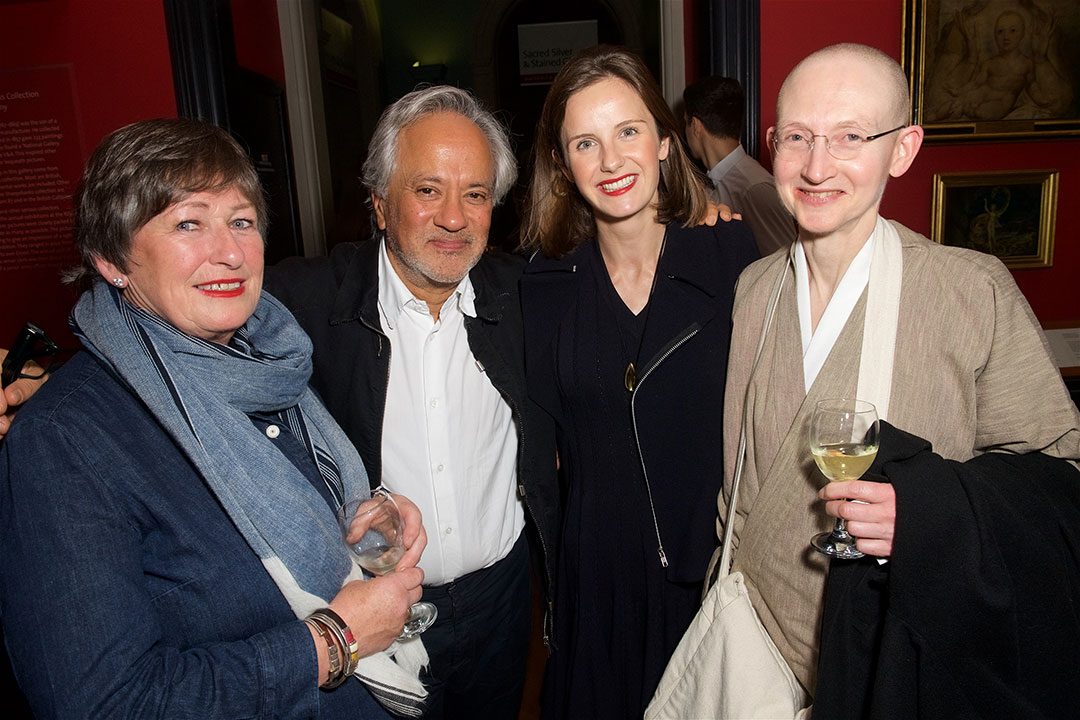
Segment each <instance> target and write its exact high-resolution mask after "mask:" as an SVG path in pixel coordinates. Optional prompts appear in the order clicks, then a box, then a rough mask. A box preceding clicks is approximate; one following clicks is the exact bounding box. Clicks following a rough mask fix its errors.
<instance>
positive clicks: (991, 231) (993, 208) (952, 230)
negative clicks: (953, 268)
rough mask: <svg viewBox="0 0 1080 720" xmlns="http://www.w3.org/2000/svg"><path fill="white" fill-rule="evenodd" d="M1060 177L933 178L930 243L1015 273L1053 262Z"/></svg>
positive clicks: (1047, 173)
mask: <svg viewBox="0 0 1080 720" xmlns="http://www.w3.org/2000/svg"><path fill="white" fill-rule="evenodd" d="M1057 191H1058V172H1057V171H1056V170H1025V171H1019V172H1018V171H1004V172H982V173H935V174H934V202H933V213H932V219H931V238H932V239H933V240H934V242H937V243H941V244H943V245H953V246H957V247H966V248H971V249H972V250H979V251H981V252H987V253H990V254H991V255H996V256H997V257H999V258H1000V259H1001V261H1002V262H1004V263H1005V266H1006V267H1008V268H1012V269H1022V268H1046V267H1050V266H1051V265H1053V263H1054V223H1055V221H1056V217H1057Z"/></svg>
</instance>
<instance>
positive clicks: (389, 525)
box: [337, 488, 439, 639]
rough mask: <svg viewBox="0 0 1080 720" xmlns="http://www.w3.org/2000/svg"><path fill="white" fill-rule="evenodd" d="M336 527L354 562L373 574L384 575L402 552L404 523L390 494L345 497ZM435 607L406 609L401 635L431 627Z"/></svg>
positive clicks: (412, 634)
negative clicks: (407, 611)
mask: <svg viewBox="0 0 1080 720" xmlns="http://www.w3.org/2000/svg"><path fill="white" fill-rule="evenodd" d="M337 520H338V526H339V527H340V528H341V537H342V539H344V541H345V545H346V547H348V548H349V551H350V552H352V554H353V558H354V559H355V560H356V562H357V564H358V565H359V566H360V567H362V568H364V569H365V570H367V571H368V572H369V573H371V574H373V575H385V574H386V573H388V572H391V571H392V570H393V569H394V568H396V567H397V564H398V561H400V560H401V556H402V555H404V554H405V542H404V540H403V539H402V537H401V534H402V532H403V531H404V529H405V524H404V523H403V522H402V520H401V513H400V512H399V511H398V506H397V503H395V502H394V498H392V497H391V496H390V493H388V492H386V491H385V490H382V489H381V488H380V489H377V490H374V491H373V492H372V493H371V497H363V498H353V499H350V500H347V501H346V502H345V503H344V504H343V505H342V506H341V507H340V508H338V511H337ZM438 615H439V611H438V609H437V608H436V607H435V606H434V605H432V604H431V603H429V602H418V603H415V604H414V605H413V606H412V607H411V608H409V615H408V617H406V618H405V628H404V629H403V630H402V631H401V638H402V639H405V638H411V637H415V636H417V635H419V634H420V633H422V632H424V631H425V630H427V629H428V628H429V627H431V624H432V623H433V622H435V618H436V617H438Z"/></svg>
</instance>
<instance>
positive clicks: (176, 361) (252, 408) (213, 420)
mask: <svg viewBox="0 0 1080 720" xmlns="http://www.w3.org/2000/svg"><path fill="white" fill-rule="evenodd" d="M71 322H72V328H73V330H74V331H75V333H76V334H77V335H78V336H79V337H80V339H81V340H82V341H83V343H84V344H85V345H86V347H87V349H88V350H89V351H90V352H92V353H94V354H95V355H96V356H97V357H99V358H100V359H101V360H102V361H104V362H105V363H106V364H107V365H108V366H110V367H112V368H113V370H114V371H115V372H116V373H117V375H119V376H120V378H122V379H123V380H124V382H126V383H127V385H128V386H129V387H130V388H131V389H132V391H133V393H134V394H135V395H136V396H138V397H139V398H140V399H141V400H142V401H143V402H144V403H145V404H146V406H147V408H149V410H150V413H151V414H152V415H153V416H154V417H155V419H156V420H157V421H158V423H159V424H160V425H161V426H162V427H163V428H164V429H165V431H166V432H167V433H168V434H169V436H170V437H171V438H172V439H173V441H174V442H175V443H176V444H177V445H178V446H179V447H180V448H181V449H182V450H183V451H184V453H185V454H186V455H187V457H188V458H189V460H190V461H191V462H192V464H193V465H194V466H195V467H196V468H197V469H198V471H199V473H200V474H201V475H202V477H203V478H204V480H205V481H206V483H207V484H208V485H209V486H210V488H211V489H212V490H213V492H214V494H215V496H216V497H217V498H218V501H219V502H220V503H221V504H222V506H223V507H224V508H225V511H226V512H227V513H228V515H229V518H230V519H231V520H232V522H233V524H234V525H235V526H236V529H237V530H238V531H239V532H240V534H241V535H242V536H243V537H244V540H245V541H247V543H248V545H249V546H250V547H251V549H252V550H253V551H254V552H255V554H256V555H258V556H259V559H260V560H262V562H263V565H264V567H266V569H267V572H268V573H269V574H270V576H271V577H272V578H273V579H274V582H275V583H276V584H277V586H278V587H279V588H280V589H281V591H282V594H283V595H284V596H285V597H286V599H287V600H288V601H289V604H290V606H291V607H292V609H293V611H294V612H295V613H296V615H297V617H306V616H307V615H308V614H309V613H311V612H312V611H313V610H315V609H317V608H319V607H323V606H325V605H326V603H327V601H329V600H330V599H331V598H333V597H334V595H336V594H337V592H338V590H339V589H340V588H341V586H342V585H343V584H344V583H345V582H347V581H348V580H352V579H357V578H359V577H361V574H360V572H359V570H358V569H357V568H356V567H355V565H354V564H353V562H352V560H351V558H350V555H349V553H348V550H347V549H346V548H345V545H344V543H343V542H342V540H341V535H340V533H339V530H338V527H337V521H336V519H335V517H334V515H333V513H332V512H330V511H329V508H328V506H327V504H326V502H325V501H324V500H323V498H322V496H321V495H320V494H319V492H318V490H316V489H315V487H313V486H312V485H311V483H310V482H309V481H308V480H307V478H305V477H304V475H303V474H302V473H301V472H300V471H299V470H298V469H296V468H295V467H294V466H293V465H292V463H289V462H288V461H284V460H283V459H282V457H281V454H280V453H279V452H278V451H277V449H276V448H275V447H274V446H273V443H272V441H271V440H270V439H269V438H267V437H266V435H265V434H264V433H261V432H259V431H258V429H257V428H256V427H255V426H254V425H253V424H252V423H251V420H250V419H249V417H248V416H249V414H251V413H281V416H282V418H283V422H284V423H285V424H287V425H288V426H289V427H290V430H292V431H293V432H294V433H295V434H296V437H298V438H300V440H301V442H303V443H304V444H305V445H306V446H307V449H308V452H309V454H310V456H311V457H313V458H314V459H315V461H316V464H317V465H318V467H319V471H320V473H321V474H322V477H323V481H324V482H325V483H326V484H327V487H328V488H329V489H330V492H331V495H332V496H333V497H334V498H335V499H337V500H341V499H342V498H344V497H354V496H358V495H362V494H365V493H367V492H368V478H367V473H366V472H365V470H364V465H363V463H362V462H361V461H360V456H359V455H358V454H357V452H356V449H355V448H354V447H353V446H352V443H350V442H349V439H348V437H346V435H345V433H344V432H343V431H342V430H341V428H340V427H338V425H337V423H336V422H335V421H334V420H333V418H332V417H331V416H330V413H329V412H328V411H327V410H326V408H325V407H323V404H322V403H321V402H320V401H319V399H318V397H317V396H316V395H315V393H314V392H313V391H312V390H311V389H310V388H309V387H308V379H309V378H310V376H311V340H310V339H308V337H307V335H306V334H304V331H303V330H302V329H301V328H300V326H299V325H298V324H297V323H296V321H295V320H294V319H293V317H292V315H291V314H289V312H288V310H286V309H285V307H284V306H283V305H281V303H280V302H278V301H277V300H276V299H275V298H274V297H272V296H270V295H268V294H266V293H263V294H262V296H261V298H260V299H259V303H258V305H257V307H256V308H255V312H254V313H253V314H252V316H251V317H250V318H249V319H248V321H247V323H246V324H245V325H244V327H242V328H240V329H239V330H237V332H236V334H235V335H234V337H233V340H232V341H231V343H230V344H229V345H221V344H218V343H213V342H209V341H206V340H201V339H199V338H195V337H192V336H190V335H187V334H186V333H183V332H181V331H180V330H178V329H177V328H176V327H174V326H173V325H171V324H169V323H168V322H166V321H165V320H163V319H161V318H159V317H157V316H156V315H153V314H151V313H149V312H146V311H145V310H141V309H139V308H136V307H134V306H132V305H131V304H130V303H127V302H125V301H124V300H123V299H122V297H121V295H120V293H119V291H118V290H117V289H116V288H113V287H111V286H109V285H108V284H106V283H104V282H97V283H95V284H94V287H93V288H92V289H91V290H90V291H88V292H86V293H83V295H82V297H80V298H79V302H78V304H77V305H76V306H75V309H74V311H73V312H72V321H71ZM397 660H398V661H399V662H400V665H399V664H398V663H395V661H394V660H392V659H391V658H390V656H389V655H388V654H386V653H377V654H375V655H373V656H369V657H367V658H363V659H362V660H361V665H360V668H359V669H358V671H357V675H358V676H359V677H360V679H361V681H363V682H364V683H365V685H367V687H368V689H369V690H370V691H371V692H372V694H373V695H374V696H375V697H376V698H377V699H378V700H379V701H380V702H381V703H382V704H383V705H384V706H386V707H387V709H389V710H391V711H392V712H395V713H397V714H402V715H407V716H416V715H418V714H419V710H420V708H421V707H422V703H423V698H424V697H425V696H426V691H425V690H424V689H423V686H422V684H421V683H420V682H419V680H418V679H417V673H418V671H419V665H420V664H421V663H423V662H425V661H426V653H425V652H424V651H423V646H422V644H421V643H414V642H413V641H408V642H406V643H401V644H399V647H398V652H397Z"/></svg>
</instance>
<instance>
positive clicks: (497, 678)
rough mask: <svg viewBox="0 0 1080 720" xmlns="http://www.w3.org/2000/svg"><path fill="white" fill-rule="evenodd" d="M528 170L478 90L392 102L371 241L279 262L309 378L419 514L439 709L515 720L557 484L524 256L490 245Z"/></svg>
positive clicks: (548, 570)
mask: <svg viewBox="0 0 1080 720" xmlns="http://www.w3.org/2000/svg"><path fill="white" fill-rule="evenodd" d="M516 173H517V169H516V164H515V160H514V156H513V153H512V151H511V149H510V144H509V141H508V138H507V136H506V132H505V130H504V129H503V127H502V126H501V125H500V124H499V123H498V121H497V120H496V119H495V118H494V117H493V116H492V115H491V114H490V113H488V112H487V111H486V110H484V109H483V108H482V107H481V106H480V105H479V103H477V101H476V100H475V99H474V98H473V97H471V96H470V95H469V94H468V93H466V92H464V91H462V90H458V89H456V88H452V87H446V86H438V87H433V88H427V89H423V90H417V91H414V92H412V93H409V94H408V95H406V96H405V97H403V98H401V99H400V100H398V101H397V102H395V103H394V104H393V105H391V106H390V107H389V108H387V109H386V111H385V112H384V113H383V115H382V117H381V118H380V120H379V123H378V126H377V127H376V130H375V134H374V136H373V138H372V140H371V144H370V147H369V151H368V158H367V161H366V162H365V163H364V167H363V181H364V184H365V186H366V187H367V188H368V189H369V191H370V193H371V203H372V209H373V211H374V217H373V224H374V226H375V236H376V237H375V240H374V241H372V242H365V243H345V244H343V245H338V246H337V247H335V248H334V249H333V251H332V252H331V253H330V256H329V257H327V258H316V259H291V260H287V261H285V262H283V263H281V264H280V265H278V266H277V267H276V268H273V269H269V270H268V272H267V278H266V288H267V289H268V290H269V291H270V292H271V293H273V294H274V295H276V296H277V297H278V298H280V299H281V300H282V302H284V303H285V305H286V306H287V307H288V308H289V309H290V310H291V311H292V312H293V314H294V315H295V316H296V318H297V320H298V321H299V322H300V324H301V325H302V326H303V328H304V329H305V330H306V331H307V333H308V334H309V335H310V336H311V339H312V342H313V343H314V346H315V352H314V373H313V375H312V379H311V381H312V384H313V385H314V387H315V388H316V390H318V392H319V394H320V395H321V396H322V398H323V399H324V400H325V402H326V405H327V407H328V408H329V409H330V412H331V413H332V414H333V415H334V417H335V419H336V420H337V421H338V422H339V423H340V424H341V426H342V427H343V428H344V429H345V431H346V432H347V433H348V435H349V437H350V438H351V439H352V441H353V443H354V444H355V445H356V447H357V449H358V450H359V451H360V456H361V457H362V458H363V461H364V464H365V465H366V467H367V471H368V475H369V476H370V477H371V478H373V482H380V483H381V484H382V485H384V486H386V487H387V488H389V489H390V490H392V491H393V492H395V493H406V494H408V496H409V497H410V498H413V499H414V500H415V502H416V504H417V505H418V506H419V507H420V509H421V511H422V512H423V518H424V525H425V527H426V528H427V531H428V536H429V538H430V539H429V543H428V548H427V550H426V551H425V553H424V556H423V558H422V559H421V562H420V567H421V569H423V570H424V573H425V583H424V600H427V601H430V602H433V603H434V604H435V605H436V607H437V608H438V612H439V617H438V619H437V621H436V622H435V624H434V625H433V626H432V627H431V628H429V629H428V630H427V631H426V632H424V634H423V636H422V637H423V640H424V644H425V646H426V647H427V650H428V653H429V655H430V657H431V665H430V667H429V668H428V671H427V673H426V676H425V677H424V678H423V679H424V681H425V684H426V685H427V686H428V689H429V691H430V696H429V703H428V710H427V716H428V717H435V718H439V717H447V718H473V717H492V718H516V717H517V714H518V710H519V706H520V702H521V693H522V687H523V682H524V675H525V660H526V656H527V653H528V644H529V636H530V632H529V630H530V622H531V611H530V608H531V603H530V592H529V573H528V565H529V551H528V547H527V543H526V537H525V536H526V533H525V532H523V531H524V530H525V528H526V520H527V519H528V520H529V521H530V522H529V524H528V527H529V536H530V538H531V539H532V540H533V541H534V542H533V549H534V554H535V555H536V557H537V558H538V559H539V560H540V563H541V565H542V567H541V568H540V572H539V573H538V574H539V575H541V576H542V577H543V579H544V580H545V583H544V584H545V587H547V588H550V580H551V578H552V577H553V569H552V561H553V557H552V555H551V552H552V551H553V549H554V548H555V547H557V542H556V538H555V533H556V532H557V513H558V485H557V482H556V479H555V453H554V447H555V440H554V431H553V428H552V426H551V424H550V420H549V419H548V418H547V417H546V416H545V415H544V414H543V413H542V412H541V411H539V409H538V408H537V407H536V406H534V405H533V404H532V403H531V402H530V401H529V400H528V398H527V395H526V392H525V376H524V358H523V355H522V329H521V315H520V309H519V304H518V287H517V286H518V277H519V275H520V274H521V271H522V268H523V266H524V261H523V260H522V259H520V258H516V257H512V256H509V255H504V254H499V253H485V248H486V247H487V240H488V231H489V227H490V223H491V213H492V209H493V208H494V207H495V205H496V204H498V203H499V202H500V201H501V200H502V198H503V197H504V196H505V194H506V193H507V192H508V190H509V189H510V186H511V185H512V184H513V182H514V178H515V176H516Z"/></svg>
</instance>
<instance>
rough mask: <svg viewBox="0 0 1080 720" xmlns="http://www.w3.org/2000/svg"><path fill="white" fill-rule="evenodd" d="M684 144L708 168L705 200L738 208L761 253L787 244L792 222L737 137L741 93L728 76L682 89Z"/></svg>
mask: <svg viewBox="0 0 1080 720" xmlns="http://www.w3.org/2000/svg"><path fill="white" fill-rule="evenodd" d="M683 103H684V104H685V105H686V108H685V113H686V144H687V147H689V149H690V154H691V155H693V156H694V158H696V159H697V160H698V161H699V162H701V163H702V164H703V165H704V166H705V168H706V169H707V170H708V173H709V179H710V180H712V183H713V189H712V192H711V199H712V201H713V202H715V203H723V204H724V205H728V206H730V207H731V209H732V211H734V212H737V213H742V219H743V222H745V223H746V224H747V225H749V226H750V231H751V232H753V233H754V240H755V241H756V242H757V246H758V250H759V251H760V252H761V256H762V257H765V256H766V255H769V254H771V253H772V252H774V251H775V250H778V249H779V248H783V247H787V246H788V245H790V244H791V242H792V241H793V240H794V239H795V223H794V221H793V220H792V218H791V214H790V213H788V211H787V210H785V209H784V206H783V205H782V204H781V203H780V198H779V197H778V196H777V194H776V186H775V185H774V183H773V176H772V175H771V174H769V171H768V170H766V169H765V168H763V167H762V166H761V164H760V163H759V162H758V161H757V160H755V159H754V158H752V157H750V156H749V155H747V154H746V151H745V150H743V147H742V145H741V144H740V143H739V138H740V137H742V131H743V117H744V114H745V110H746V94H745V93H744V92H743V89H742V86H741V85H739V81H738V80H735V79H734V78H728V77H720V76H719V75H711V76H709V77H707V78H703V79H701V80H698V81H697V82H695V83H693V84H692V85H690V86H689V87H687V88H686V89H685V90H684V91H683Z"/></svg>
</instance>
